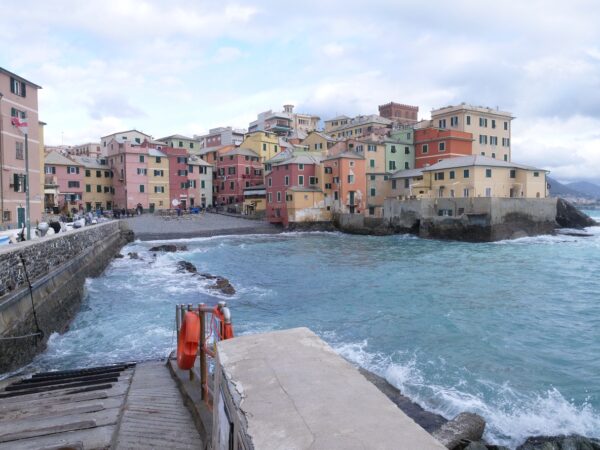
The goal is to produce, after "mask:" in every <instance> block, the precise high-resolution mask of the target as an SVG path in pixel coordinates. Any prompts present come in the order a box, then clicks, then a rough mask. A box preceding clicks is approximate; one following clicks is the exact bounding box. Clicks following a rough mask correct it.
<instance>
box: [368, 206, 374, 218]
mask: <svg viewBox="0 0 600 450" xmlns="http://www.w3.org/2000/svg"><path fill="white" fill-rule="evenodd" d="M369 215H370V216H374V215H375V207H374V206H369Z"/></svg>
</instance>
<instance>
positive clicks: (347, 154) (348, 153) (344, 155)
mask: <svg viewBox="0 0 600 450" xmlns="http://www.w3.org/2000/svg"><path fill="white" fill-rule="evenodd" d="M340 158H349V159H365V157H364V156H362V155H359V154H358V153H355V152H351V151H344V152H342V153H338V154H337V155H333V156H328V157H327V158H323V161H330V160H333V159H340Z"/></svg>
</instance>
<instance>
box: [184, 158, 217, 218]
mask: <svg viewBox="0 0 600 450" xmlns="http://www.w3.org/2000/svg"><path fill="white" fill-rule="evenodd" d="M188 166H189V168H188V181H189V186H190V188H189V195H190V204H191V203H192V199H193V200H194V201H193V203H194V205H196V206H202V207H203V208H205V207H207V206H213V170H214V169H213V165H212V164H209V163H207V162H206V161H204V160H203V159H202V158H200V157H199V156H193V155H192V156H190V157H189V158H188Z"/></svg>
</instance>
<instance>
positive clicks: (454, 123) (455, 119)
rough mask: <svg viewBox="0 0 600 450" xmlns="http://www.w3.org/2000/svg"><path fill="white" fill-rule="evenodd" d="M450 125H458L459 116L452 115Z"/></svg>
mask: <svg viewBox="0 0 600 450" xmlns="http://www.w3.org/2000/svg"><path fill="white" fill-rule="evenodd" d="M450 126H451V127H457V126H458V117H457V116H453V117H450Z"/></svg>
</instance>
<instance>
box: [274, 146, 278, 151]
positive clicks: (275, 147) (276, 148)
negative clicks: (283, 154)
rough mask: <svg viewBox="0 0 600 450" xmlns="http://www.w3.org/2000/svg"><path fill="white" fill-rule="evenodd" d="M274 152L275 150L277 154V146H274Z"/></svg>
mask: <svg viewBox="0 0 600 450" xmlns="http://www.w3.org/2000/svg"><path fill="white" fill-rule="evenodd" d="M273 150H275V153H277V150H278V147H277V145H274V146H273Z"/></svg>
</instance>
